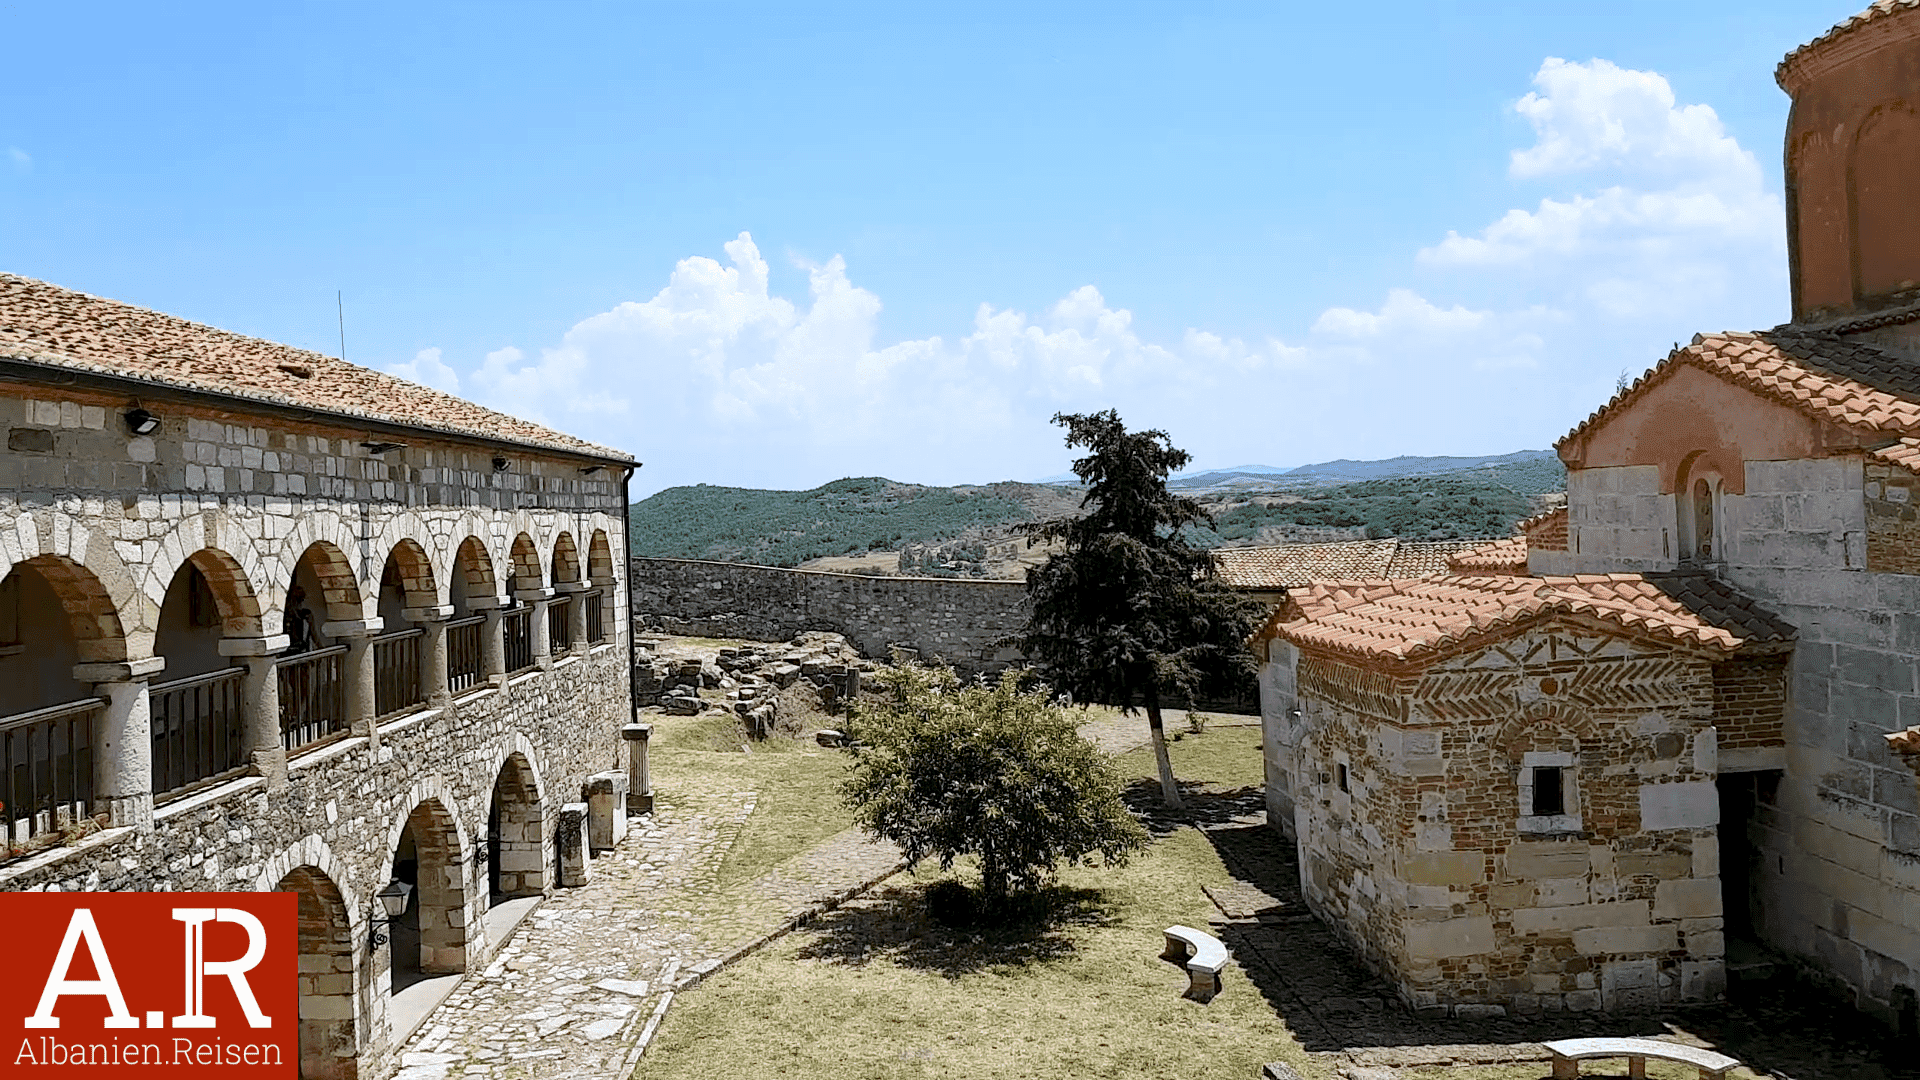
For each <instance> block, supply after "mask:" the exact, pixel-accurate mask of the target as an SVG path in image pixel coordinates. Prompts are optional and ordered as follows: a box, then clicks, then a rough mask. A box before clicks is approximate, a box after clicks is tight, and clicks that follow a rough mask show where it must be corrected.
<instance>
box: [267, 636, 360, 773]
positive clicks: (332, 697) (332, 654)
mask: <svg viewBox="0 0 1920 1080" xmlns="http://www.w3.org/2000/svg"><path fill="white" fill-rule="evenodd" d="M346 658H347V647H346V646H345V645H335V646H333V647H332V648H330V649H317V650H315V651H313V652H308V653H300V654H299V655H297V656H283V657H281V658H280V662H279V663H278V664H276V665H275V675H276V677H278V678H279V680H280V744H281V745H282V746H284V747H286V748H287V749H288V750H298V749H300V748H301V747H303V746H311V745H313V744H314V743H317V742H319V741H321V740H322V739H326V738H328V737H329V736H332V735H334V734H337V733H338V732H341V731H343V730H345V729H346V726H347V679H346V667H347V664H346Z"/></svg>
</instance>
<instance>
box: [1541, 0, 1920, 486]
mask: <svg viewBox="0 0 1920 1080" xmlns="http://www.w3.org/2000/svg"><path fill="white" fill-rule="evenodd" d="M1915 2H1916V3H1920V0H1915ZM1682 364H1691V365H1693V366H1694V367H1698V368H1701V369H1703V370H1705V371H1708V372H1711V373H1713V374H1715V375H1718V376H1720V377H1721V378H1724V379H1726V380H1728V381H1729V382H1732V383H1734V384H1735V385H1738V386H1742V387H1745V388H1746V389H1748V390H1751V391H1753V392H1754V393H1756V394H1759V395H1761V396H1762V397H1765V398H1769V399H1771V400H1773V401H1777V402H1779V403H1781V404H1783V405H1786V406H1788V407H1790V408H1795V409H1799V410H1801V411H1802V412H1806V413H1810V414H1812V415H1814V416H1816V417H1819V418H1821V419H1823V420H1827V421H1830V422H1832V423H1835V424H1839V425H1842V426H1844V427H1849V428H1853V429H1855V430H1857V431H1860V432H1861V433H1863V434H1871V433H1883V434H1887V435H1920V366H1916V365H1913V364H1910V363H1908V362H1907V361H1905V360H1902V359H1901V358H1899V357H1897V356H1895V355H1893V354H1892V353H1889V352H1883V351H1882V350H1880V349H1876V348H1874V347H1873V346H1871V345H1862V344H1860V343H1858V342H1853V341H1848V340H1847V339H1845V338H1842V337H1839V336H1837V335H1834V334H1828V333H1820V332H1813V331H1806V330H1797V329H1792V328H1784V327H1783V328H1776V329H1773V330H1766V331H1762V332H1760V333H1754V334H1749V333H1736V332H1728V333H1722V334H1710V335H1705V334H1696V335H1694V338H1693V343H1692V344H1690V345H1687V346H1685V347H1683V348H1679V349H1675V350H1674V351H1673V352H1671V353H1669V354H1668V355H1667V358H1666V359H1665V360H1662V361H1661V362H1660V364H1659V365H1658V366H1657V367H1655V368H1654V369H1653V370H1652V371H1650V372H1648V373H1647V374H1645V375H1643V376H1641V377H1640V379H1639V381H1637V382H1635V383H1634V384H1633V385H1632V386H1630V387H1628V388H1627V389H1625V390H1622V391H1621V392H1620V393H1618V394H1615V395H1614V398H1613V400H1612V401H1609V402H1608V403H1607V404H1605V405H1603V406H1601V407H1600V408H1599V409H1598V410H1597V411H1595V412H1594V414H1593V415H1592V416H1589V417H1587V418H1586V419H1585V420H1583V421H1581V423H1580V425H1579V426H1578V427H1576V428H1574V429H1573V430H1572V431H1571V432H1568V433H1567V435H1566V436H1565V437H1564V438H1562V439H1561V440H1560V442H1559V443H1558V444H1556V445H1557V446H1558V447H1559V448H1560V450H1561V454H1562V456H1563V457H1564V456H1565V455H1566V453H1567V447H1568V446H1570V445H1571V444H1573V443H1575V442H1577V441H1578V440H1579V439H1580V438H1581V437H1582V436H1584V435H1586V434H1587V433H1588V432H1589V431H1591V430H1593V429H1594V428H1595V427H1596V426H1598V425H1599V424H1600V423H1601V422H1602V421H1604V420H1606V419H1608V418H1610V417H1612V416H1613V415H1614V414H1615V413H1617V412H1619V411H1620V410H1621V409H1623V408H1625V407H1627V406H1628V405H1629V404H1631V403H1633V402H1634V401H1637V400H1639V398H1640V397H1641V396H1642V395H1644V394H1646V393H1647V391H1648V390H1650V389H1652V388H1653V387H1655V386H1657V385H1659V384H1660V383H1661V382H1663V381H1665V380H1666V378H1667V377H1668V376H1670V375H1671V374H1672V373H1673V372H1674V371H1676V370H1678V368H1679V367H1680V365H1682Z"/></svg>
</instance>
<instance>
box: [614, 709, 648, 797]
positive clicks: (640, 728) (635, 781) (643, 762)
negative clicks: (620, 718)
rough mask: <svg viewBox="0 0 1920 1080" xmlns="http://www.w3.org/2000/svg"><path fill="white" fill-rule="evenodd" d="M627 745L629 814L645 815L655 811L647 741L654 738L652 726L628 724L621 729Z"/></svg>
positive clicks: (621, 735) (621, 734)
mask: <svg viewBox="0 0 1920 1080" xmlns="http://www.w3.org/2000/svg"><path fill="white" fill-rule="evenodd" d="M620 737H621V738H622V739H624V740H626V744H627V813H629V814H645V813H649V812H651V811H652V810H653V775H652V773H651V771H650V770H649V768H648V764H647V741H648V740H649V739H651V738H652V737H653V725H652V724H628V725H627V726H625V727H623V728H621V729H620Z"/></svg>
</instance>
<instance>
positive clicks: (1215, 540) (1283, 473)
mask: <svg viewBox="0 0 1920 1080" xmlns="http://www.w3.org/2000/svg"><path fill="white" fill-rule="evenodd" d="M1170 486H1172V487H1174V488H1176V489H1178V490H1180V491H1182V492H1183V493H1185V494H1188V495H1191V496H1193V497H1195V498H1197V499H1199V500H1200V501H1201V503H1202V505H1203V506H1205V507H1206V509H1207V510H1208V512H1209V513H1211V514H1212V515H1213V516H1214V525H1213V527H1211V528H1196V529H1195V530H1194V533H1193V536H1192V540H1193V542H1195V543H1197V544H1201V545H1203V546H1207V547H1218V546H1240V545H1257V544H1274V543H1283V542H1286V543H1292V542H1300V541H1306V540H1333V539H1342V540H1344V539H1358V538H1361V537H1384V536H1398V537H1401V538H1403V539H1416V540H1441V539H1456V538H1468V537H1483V536H1505V535H1507V534H1508V533H1509V532H1510V531H1511V530H1512V527H1513V524H1514V522H1516V521H1518V520H1520V519H1521V518H1523V517H1525V516H1527V515H1528V514H1531V513H1536V512H1538V511H1539V510H1540V509H1542V508H1543V507H1544V506H1545V505H1546V504H1547V500H1549V499H1551V498H1553V497H1557V496H1556V495H1555V493H1558V492H1562V491H1565V490H1566V470H1565V468H1564V467H1563V466H1562V465H1561V464H1560V459H1559V458H1558V457H1556V456H1554V454H1553V453H1552V452H1550V451H1546V450H1521V451H1517V452H1514V453H1511V454H1492V455H1487V456H1483V457H1397V458H1389V459H1386V460H1384V461H1351V460H1341V461H1328V462H1321V463H1319V464H1315V465H1302V466H1300V467H1298V468H1293V469H1284V470H1283V469H1279V468H1275V467H1273V466H1269V465H1241V466H1235V467H1232V468H1228V469H1208V470H1204V471H1200V472H1194V473H1189V474H1187V475H1185V476H1182V477H1178V478H1176V479H1175V480H1173V481H1171V482H1170ZM1082 494H1083V492H1082V491H1081V489H1080V488H1079V487H1078V486H1077V481H1074V480H1069V481H1064V482H1062V481H1055V482H1041V481H1035V482H1032V483H1024V484H1023V483H1015V482H1011V481H1009V482H1004V483H998V484H965V485H956V486H954V487H926V486H922V485H919V484H904V483H899V482H897V481H893V480H888V479H885V478H883V477H876V476H868V477H853V478H848V479H844V480H836V481H834V482H832V483H830V484H823V485H821V486H820V487H817V488H814V489H812V490H810V491H766V490H760V489H756V488H731V487H712V486H709V485H705V484H700V485H694V486H691V487H677V488H668V489H666V490H665V491H662V492H659V493H657V494H655V495H653V496H651V497H650V498H647V499H645V500H643V501H641V502H637V503H635V504H633V506H632V507H630V508H629V515H630V518H631V520H632V523H633V553H634V554H635V555H641V556H655V557H667V558H694V559H717V560H721V561H727V562H752V563H762V564H767V565H773V566H798V565H800V564H802V563H807V562H810V561H812V560H816V559H823V558H824V559H831V558H843V557H862V558H870V557H871V556H872V553H885V552H902V551H905V552H906V554H907V555H911V556H912V557H913V558H912V561H913V562H914V564H915V566H916V567H917V566H919V565H920V564H921V563H926V562H929V561H931V562H932V563H933V565H935V566H940V565H942V564H944V563H946V562H952V563H954V564H955V566H956V567H957V566H959V565H960V564H962V563H968V564H973V563H978V562H980V561H981V558H982V557H984V556H982V555H981V553H982V552H985V551H986V548H987V547H988V546H989V544H990V543H997V542H998V541H999V540H1001V539H1006V538H1012V537H1016V536H1018V532H1017V529H1018V527H1019V526H1020V525H1023V524H1027V523H1030V522H1034V521H1042V520H1047V519H1051V518H1057V517H1062V516H1066V515H1071V514H1074V513H1077V512H1078V509H1079V505H1080V498H1081V495H1082ZM949 549H951V550H949ZM976 549H978V550H977V551H976ZM1021 550H1023V551H1024V550H1029V549H1027V548H1026V547H1025V546H1024V545H1023V546H1022V548H1021ZM928 552H931V553H932V554H931V555H929V554H927V553H928ZM916 553H917V554H916ZM963 556H964V557H963ZM998 557H999V556H993V558H998ZM886 561H887V560H885V559H880V560H879V562H880V563H885V562H886ZM907 561H908V560H907V559H906V558H905V557H904V556H903V557H902V559H901V560H900V565H901V566H902V567H904V566H905V565H906V563H907ZM989 561H990V560H989ZM875 568H877V567H868V568H867V569H869V570H871V569H875ZM862 572H866V570H863V571H862ZM915 572H931V571H922V570H915Z"/></svg>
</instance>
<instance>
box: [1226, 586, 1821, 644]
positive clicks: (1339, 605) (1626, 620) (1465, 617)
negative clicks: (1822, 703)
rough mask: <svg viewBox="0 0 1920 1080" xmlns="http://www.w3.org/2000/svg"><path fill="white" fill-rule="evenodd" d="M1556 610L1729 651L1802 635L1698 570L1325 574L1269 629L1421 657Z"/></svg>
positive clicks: (1302, 640)
mask: <svg viewBox="0 0 1920 1080" xmlns="http://www.w3.org/2000/svg"><path fill="white" fill-rule="evenodd" d="M1552 614H1563V615H1583V616H1586V617H1589V618H1593V619H1598V620H1600V621H1603V622H1609V623H1613V624H1615V625H1617V626H1619V627H1620V628H1622V629H1624V630H1627V631H1630V632H1634V633H1637V634H1641V635H1645V636H1650V637H1655V638H1659V639H1661V640H1666V641H1672V642H1677V643H1682V644H1687V645H1693V646H1697V647H1702V648H1705V649H1708V650H1710V651H1713V652H1717V653H1721V654H1731V653H1733V652H1735V651H1737V650H1739V649H1742V648H1743V647H1749V646H1760V647H1766V646H1776V645H1782V644H1785V643H1789V642H1791V641H1792V640H1793V628H1792V627H1791V626H1789V625H1788V624H1786V623H1784V622H1782V621H1780V619H1779V618H1777V617H1776V616H1774V615H1772V614H1771V613H1769V612H1766V611H1764V610H1762V609H1760V608H1758V607H1756V606H1755V605H1754V604H1753V602H1752V601H1750V600H1748V599H1747V598H1746V597H1744V596H1742V595H1741V594H1739V593H1737V592H1735V591H1734V590H1733V589H1732V588H1730V587H1729V586H1727V585H1726V584H1724V583H1722V582H1720V581H1719V580H1718V579H1715V578H1712V577H1710V576H1708V575H1705V574H1697V573H1690V574H1582V575H1579V576H1575V577H1525V576H1512V575H1486V576H1469V575H1461V574H1448V575H1443V576H1440V577H1428V578H1417V579H1412V580H1407V581H1340V582H1320V583H1316V584H1314V585H1311V586H1309V587H1307V588H1306V589H1304V590H1300V591H1298V592H1295V593H1294V594H1293V595H1292V597H1291V598H1290V600H1289V602H1288V603H1287V604H1286V605H1285V606H1284V607H1282V608H1281V609H1280V610H1279V611H1277V612H1275V613H1274V615H1273V616H1272V618H1270V619H1269V620H1268V623H1267V626H1266V627H1265V628H1264V629H1263V631H1262V634H1261V636H1268V635H1271V636H1277V637H1280V638H1282V639H1284V640H1287V641H1291V642H1293V643H1294V644H1295V645H1298V646H1301V647H1302V648H1306V649H1312V650H1319V651H1325V652H1330V653H1334V654H1337V655H1342V656H1345V657H1348V658H1351V659H1355V660H1359V661H1361V662H1363V663H1365V662H1371V663H1382V662H1384V663H1387V664H1392V665H1413V666H1417V665H1422V664H1424V663H1426V662H1429V661H1431V660H1435V659H1439V658H1440V657H1442V656H1445V655H1449V654H1451V653H1453V652H1457V651H1459V650H1461V649H1463V648H1468V647H1471V646H1473V645H1476V644H1479V643H1482V642H1484V641H1486V640H1489V639H1495V638H1498V637H1501V636H1504V635H1505V634H1507V633H1510V632H1514V631H1517V630H1518V629H1519V628H1520V627H1522V626H1523V625H1525V624H1528V623H1531V622H1533V621H1535V620H1536V619H1538V618H1541V617H1545V616H1548V615H1552Z"/></svg>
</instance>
